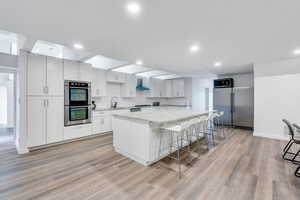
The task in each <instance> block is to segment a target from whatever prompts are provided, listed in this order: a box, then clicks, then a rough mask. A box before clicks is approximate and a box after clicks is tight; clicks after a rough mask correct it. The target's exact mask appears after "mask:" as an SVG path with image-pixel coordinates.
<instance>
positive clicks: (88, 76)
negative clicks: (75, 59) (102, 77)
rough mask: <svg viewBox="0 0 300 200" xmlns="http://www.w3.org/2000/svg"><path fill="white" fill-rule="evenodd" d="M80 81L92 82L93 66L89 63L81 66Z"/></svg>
mask: <svg viewBox="0 0 300 200" xmlns="http://www.w3.org/2000/svg"><path fill="white" fill-rule="evenodd" d="M79 65H80V67H79V80H80V81H89V82H91V81H92V66H91V65H90V64H87V63H80V64H79Z"/></svg>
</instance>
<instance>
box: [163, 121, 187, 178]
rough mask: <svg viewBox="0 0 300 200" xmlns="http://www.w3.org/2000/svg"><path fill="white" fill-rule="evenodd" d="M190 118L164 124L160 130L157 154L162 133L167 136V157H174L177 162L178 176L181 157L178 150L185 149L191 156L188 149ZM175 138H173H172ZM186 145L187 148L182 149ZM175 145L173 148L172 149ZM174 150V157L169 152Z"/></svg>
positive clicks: (179, 175) (179, 174)
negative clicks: (176, 122) (173, 123)
mask: <svg viewBox="0 0 300 200" xmlns="http://www.w3.org/2000/svg"><path fill="white" fill-rule="evenodd" d="M191 123H192V122H191V121H190V120H187V121H183V122H179V123H178V124H175V125H170V126H164V127H161V128H160V130H161V132H160V134H161V135H160V144H159V156H161V153H162V150H163V149H162V137H163V135H164V134H167V136H168V140H169V141H168V142H169V144H168V148H169V151H168V154H167V157H169V158H171V159H174V160H176V161H177V163H178V177H179V178H181V176H182V174H181V158H180V151H186V152H188V153H189V157H190V158H191V151H190V130H191V125H192V124H191ZM174 139H175V140H174ZM184 146H186V147H187V150H185V149H183V147H184ZM173 147H175V150H174V149H173ZM175 151H177V152H176V157H173V156H172V155H171V154H172V153H173V152H175Z"/></svg>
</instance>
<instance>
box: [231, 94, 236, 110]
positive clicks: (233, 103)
mask: <svg viewBox="0 0 300 200" xmlns="http://www.w3.org/2000/svg"><path fill="white" fill-rule="evenodd" d="M232 112H235V93H232Z"/></svg>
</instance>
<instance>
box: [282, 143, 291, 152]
mask: <svg viewBox="0 0 300 200" xmlns="http://www.w3.org/2000/svg"><path fill="white" fill-rule="evenodd" d="M291 142H292V140H290V141H289V142H288V143H287V144H286V145H285V147H284V148H283V152H285V151H286V149H287V147H288V146H289V145H290V143H291Z"/></svg>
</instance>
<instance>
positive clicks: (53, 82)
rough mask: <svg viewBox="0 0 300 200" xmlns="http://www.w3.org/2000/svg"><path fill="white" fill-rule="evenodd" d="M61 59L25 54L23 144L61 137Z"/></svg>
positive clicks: (56, 139)
mask: <svg viewBox="0 0 300 200" xmlns="http://www.w3.org/2000/svg"><path fill="white" fill-rule="evenodd" d="M63 128H64V68H63V60H62V59H57V58H53V57H46V56H41V55H35V54H30V53H29V54H28V55H27V146H28V147H35V146H40V145H44V144H49V143H55V142H59V141H62V140H63V130H64V129H63Z"/></svg>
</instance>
